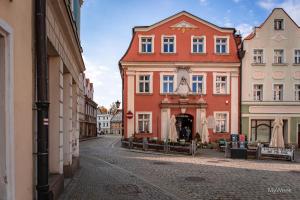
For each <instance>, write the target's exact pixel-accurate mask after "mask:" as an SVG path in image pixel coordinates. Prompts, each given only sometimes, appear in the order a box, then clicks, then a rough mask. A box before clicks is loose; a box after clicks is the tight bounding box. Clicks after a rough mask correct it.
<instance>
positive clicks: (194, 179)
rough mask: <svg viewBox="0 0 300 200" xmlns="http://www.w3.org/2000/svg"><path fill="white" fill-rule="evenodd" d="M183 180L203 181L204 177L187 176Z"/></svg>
mask: <svg viewBox="0 0 300 200" xmlns="http://www.w3.org/2000/svg"><path fill="white" fill-rule="evenodd" d="M185 180H186V181H190V182H203V181H205V178H203V177H199V176H188V177H186V178H185Z"/></svg>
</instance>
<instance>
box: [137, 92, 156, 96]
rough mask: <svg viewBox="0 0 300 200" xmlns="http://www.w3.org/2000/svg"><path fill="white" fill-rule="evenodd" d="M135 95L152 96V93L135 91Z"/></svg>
mask: <svg viewBox="0 0 300 200" xmlns="http://www.w3.org/2000/svg"><path fill="white" fill-rule="evenodd" d="M136 95H140V96H152V95H153V93H142V92H137V93H136Z"/></svg>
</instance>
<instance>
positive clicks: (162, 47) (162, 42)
mask: <svg viewBox="0 0 300 200" xmlns="http://www.w3.org/2000/svg"><path fill="white" fill-rule="evenodd" d="M171 37H173V38H174V52H164V38H171ZM176 52H177V50H176V35H162V36H161V53H164V54H174V53H176Z"/></svg>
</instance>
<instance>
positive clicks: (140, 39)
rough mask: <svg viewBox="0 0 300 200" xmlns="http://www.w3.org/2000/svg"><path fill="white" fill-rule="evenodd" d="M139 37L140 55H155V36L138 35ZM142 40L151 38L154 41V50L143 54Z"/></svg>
mask: <svg viewBox="0 0 300 200" xmlns="http://www.w3.org/2000/svg"><path fill="white" fill-rule="evenodd" d="M138 37H139V53H142V54H149V53H154V43H155V42H154V39H155V35H138ZM142 38H151V39H152V48H151V52H142Z"/></svg>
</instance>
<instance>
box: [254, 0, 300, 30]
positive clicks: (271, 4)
mask: <svg viewBox="0 0 300 200" xmlns="http://www.w3.org/2000/svg"><path fill="white" fill-rule="evenodd" d="M258 5H259V6H260V7H262V8H264V9H266V10H268V11H270V10H272V9H273V8H277V7H278V8H283V9H284V10H285V11H286V12H287V13H288V14H289V15H290V16H291V17H292V19H293V20H295V22H296V23H297V24H298V25H299V24H300V1H299V0H284V1H283V2H278V1H276V0H259V2H258Z"/></svg>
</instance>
